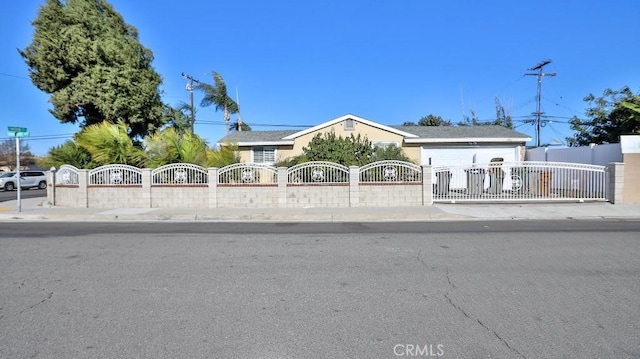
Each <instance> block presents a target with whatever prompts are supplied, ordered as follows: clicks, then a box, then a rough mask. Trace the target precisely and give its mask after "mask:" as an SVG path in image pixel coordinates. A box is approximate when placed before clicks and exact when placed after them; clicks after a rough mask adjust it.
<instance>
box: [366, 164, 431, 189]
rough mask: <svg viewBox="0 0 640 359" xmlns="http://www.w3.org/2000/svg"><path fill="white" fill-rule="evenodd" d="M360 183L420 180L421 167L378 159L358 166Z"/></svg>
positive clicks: (411, 181)
mask: <svg viewBox="0 0 640 359" xmlns="http://www.w3.org/2000/svg"><path fill="white" fill-rule="evenodd" d="M359 172H360V183H379V182H384V183H406V182H409V183H413V182H422V168H421V167H420V166H416V165H414V164H413V163H409V162H403V161H391V160H388V161H378V162H373V163H369V164H368V165H364V166H362V167H360V170H359Z"/></svg>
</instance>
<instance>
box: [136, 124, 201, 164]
mask: <svg viewBox="0 0 640 359" xmlns="http://www.w3.org/2000/svg"><path fill="white" fill-rule="evenodd" d="M144 144H145V149H146V151H147V161H146V165H147V167H152V168H153V167H160V166H163V165H166V164H169V163H193V164H196V165H200V166H206V165H207V155H208V147H207V142H206V141H205V140H203V139H202V138H201V137H200V136H198V135H192V134H190V133H182V134H181V133H179V132H178V131H177V130H176V129H174V128H172V127H169V128H166V129H164V130H162V131H158V132H156V133H154V134H153V135H151V136H147V137H146V138H145V141H144Z"/></svg>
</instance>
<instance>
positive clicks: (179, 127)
mask: <svg viewBox="0 0 640 359" xmlns="http://www.w3.org/2000/svg"><path fill="white" fill-rule="evenodd" d="M190 111H191V106H190V105H189V104H188V103H186V102H180V103H179V104H178V106H177V107H173V106H171V105H165V107H164V113H163V116H164V119H165V123H166V124H167V125H169V126H171V127H173V128H174V129H175V130H176V131H178V133H180V134H183V133H187V132H190V130H191V129H192V128H193V123H192V121H191V116H190V115H187V113H189V112H190Z"/></svg>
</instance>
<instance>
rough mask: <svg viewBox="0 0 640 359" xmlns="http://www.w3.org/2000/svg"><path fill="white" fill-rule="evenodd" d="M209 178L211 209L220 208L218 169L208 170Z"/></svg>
mask: <svg viewBox="0 0 640 359" xmlns="http://www.w3.org/2000/svg"><path fill="white" fill-rule="evenodd" d="M207 177H208V179H209V183H208V185H209V208H217V207H218V168H216V167H212V168H209V169H207Z"/></svg>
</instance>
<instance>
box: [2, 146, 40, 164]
mask: <svg viewBox="0 0 640 359" xmlns="http://www.w3.org/2000/svg"><path fill="white" fill-rule="evenodd" d="M16 159H17V158H16V140H15V139H13V138H10V139H7V140H4V141H2V142H0V167H9V169H11V170H15V169H16ZM35 163H36V160H35V157H34V156H33V154H32V153H31V150H30V148H29V144H28V143H27V142H26V141H20V167H22V166H30V165H33V164H35Z"/></svg>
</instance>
